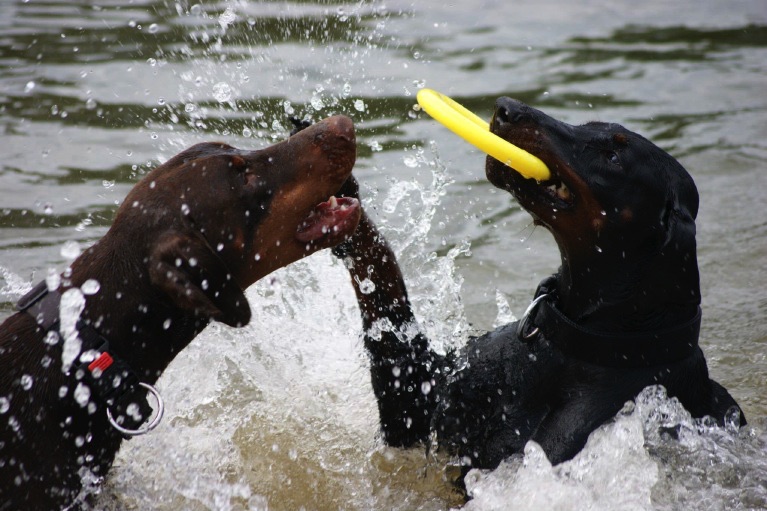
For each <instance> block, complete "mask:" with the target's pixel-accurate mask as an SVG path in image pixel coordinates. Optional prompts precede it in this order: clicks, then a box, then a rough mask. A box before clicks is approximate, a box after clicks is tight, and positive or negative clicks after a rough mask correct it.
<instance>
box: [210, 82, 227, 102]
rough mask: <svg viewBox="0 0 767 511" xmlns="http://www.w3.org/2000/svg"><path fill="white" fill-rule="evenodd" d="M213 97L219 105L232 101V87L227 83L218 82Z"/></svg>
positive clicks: (214, 87)
mask: <svg viewBox="0 0 767 511" xmlns="http://www.w3.org/2000/svg"><path fill="white" fill-rule="evenodd" d="M213 97H214V98H215V99H216V101H218V102H219V103H226V102H228V101H231V100H232V87H231V86H230V85H229V84H228V83H226V82H218V83H217V84H215V85H214V86H213Z"/></svg>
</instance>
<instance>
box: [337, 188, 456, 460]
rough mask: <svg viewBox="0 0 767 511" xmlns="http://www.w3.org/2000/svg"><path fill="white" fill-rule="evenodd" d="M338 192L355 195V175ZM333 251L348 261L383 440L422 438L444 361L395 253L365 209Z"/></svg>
mask: <svg viewBox="0 0 767 511" xmlns="http://www.w3.org/2000/svg"><path fill="white" fill-rule="evenodd" d="M339 194H340V195H343V196H354V197H356V196H357V183H356V182H355V181H354V179H353V178H350V179H349V181H347V183H346V185H344V188H343V189H342V190H341V191H340V192H339ZM333 254H335V255H336V257H339V258H340V259H341V260H342V261H343V262H344V264H345V265H346V267H347V269H348V270H349V274H350V275H351V280H352V284H353V286H354V291H355V293H356V294H357V301H358V303H359V307H360V313H361V314H362V324H363V329H364V344H365V348H366V350H367V352H368V355H369V357H370V372H371V379H372V384H373V391H374V392H375V395H376V398H377V400H378V411H379V415H380V421H381V429H382V431H383V436H384V439H385V441H386V443H387V444H389V445H393V446H410V445H413V444H415V443H417V442H420V441H424V440H426V439H427V438H428V436H429V431H430V423H431V418H432V415H433V412H434V409H435V406H436V395H437V391H436V389H437V388H438V386H439V380H440V379H441V374H442V372H443V371H444V365H445V360H444V357H442V356H440V355H438V354H436V353H434V352H433V351H431V350H430V349H429V346H428V339H426V337H425V336H424V335H423V334H422V333H421V332H420V330H419V328H418V325H417V323H416V320H415V317H414V316H413V311H412V309H411V306H410V302H409V300H408V297H407V289H406V287H405V282H404V280H403V278H402V273H401V272H400V269H399V266H398V265H397V260H396V258H395V256H394V253H393V252H392V250H391V248H389V246H388V244H387V243H386V240H385V239H384V238H383V237H382V236H381V234H380V233H379V232H378V230H377V229H376V226H375V224H374V223H373V222H372V221H371V220H370V219H369V218H368V217H367V215H366V214H365V213H364V212H363V213H362V218H361V219H360V223H359V226H358V227H357V230H356V232H355V233H354V235H353V236H352V237H351V238H350V239H349V240H347V241H346V242H344V243H342V244H341V245H339V246H337V247H335V248H334V249H333Z"/></svg>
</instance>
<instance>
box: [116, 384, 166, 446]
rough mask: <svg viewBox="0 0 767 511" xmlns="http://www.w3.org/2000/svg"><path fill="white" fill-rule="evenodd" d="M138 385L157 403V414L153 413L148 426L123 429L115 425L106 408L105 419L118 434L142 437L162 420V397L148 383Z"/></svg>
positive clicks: (163, 405)
mask: <svg viewBox="0 0 767 511" xmlns="http://www.w3.org/2000/svg"><path fill="white" fill-rule="evenodd" d="M139 385H141V386H142V387H144V388H145V389H147V390H148V391H149V393H150V394H152V395H153V396H154V398H155V400H156V401H157V412H156V413H155V415H154V418H153V419H152V420H151V421H150V422H149V424H147V425H146V426H143V427H141V428H138V429H128V428H124V427H122V426H120V425H119V424H118V423H117V421H115V420H114V418H113V417H112V412H110V411H109V407H107V418H108V419H109V423H110V424H111V425H112V427H113V428H115V429H116V430H117V431H119V432H120V433H122V434H123V435H126V436H139V435H144V434H146V433H149V432H150V431H152V430H153V429H154V428H156V427H157V425H158V424H160V421H161V420H162V416H163V414H164V413H165V402H163V400H162V397H161V396H160V393H159V392H157V389H156V388H154V387H153V386H151V385H149V384H148V383H142V382H139Z"/></svg>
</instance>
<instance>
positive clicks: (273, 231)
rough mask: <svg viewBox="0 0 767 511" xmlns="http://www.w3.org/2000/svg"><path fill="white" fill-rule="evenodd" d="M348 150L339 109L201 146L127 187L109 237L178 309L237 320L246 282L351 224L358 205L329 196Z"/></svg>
mask: <svg viewBox="0 0 767 511" xmlns="http://www.w3.org/2000/svg"><path fill="white" fill-rule="evenodd" d="M355 157H356V146H355V135H354V126H353V124H352V121H351V120H350V119H349V118H347V117H343V116H336V117H331V118H329V119H325V120H324V121H321V122H318V123H317V124H314V125H312V126H311V127H308V128H306V129H304V130H302V131H300V132H299V133H297V134H295V135H293V136H291V137H290V138H288V139H287V140H285V141H284V142H281V143H278V144H275V145H273V146H270V147H267V148H265V149H260V150H256V151H245V150H240V149H236V148H234V147H231V146H229V145H226V144H222V143H203V144H198V145H195V146H194V147H191V148H189V149H187V150H186V151H183V152H182V153H180V154H178V155H176V156H174V157H173V158H171V159H170V160H169V161H168V162H166V163H165V164H163V165H161V166H160V167H158V168H157V169H155V170H154V171H152V172H151V173H150V174H148V175H147V176H146V177H145V178H144V179H143V180H142V181H141V182H140V183H138V184H137V185H136V186H135V187H134V189H133V190H132V191H131V192H130V194H129V195H128V197H127V198H126V199H125V202H124V204H123V205H122V207H121V208H120V209H119V211H118V213H117V217H116V219H115V222H114V225H113V227H112V229H111V230H110V233H109V235H108V236H111V237H112V238H111V239H115V237H117V239H123V240H129V241H128V243H130V244H132V246H131V247H129V248H127V249H126V250H127V251H131V250H136V251H139V252H140V253H141V254H142V255H143V261H142V262H141V263H140V264H144V263H146V264H148V265H149V278H150V281H151V284H152V285H153V286H154V287H155V288H157V289H159V290H160V291H161V292H162V293H164V294H165V295H166V297H168V298H170V300H171V301H172V302H173V305H174V306H175V307H178V308H181V309H183V310H187V311H190V312H193V313H194V314H195V315H197V316H205V317H208V318H211V319H215V320H218V321H222V322H224V323H227V324H229V325H243V324H246V323H247V322H248V321H249V319H250V308H249V306H248V304H247V301H246V300H245V297H244V295H243V290H244V289H245V288H247V287H248V286H250V285H251V284H253V283H254V282H256V281H257V280H259V279H260V278H262V277H264V276H265V275H267V274H269V273H271V272H272V271H274V270H276V269H278V268H281V267H283V266H285V265H287V264H290V263H292V262H294V261H296V260H298V259H301V258H302V257H305V256H308V255H309V254H312V253H314V252H315V251H317V250H319V249H322V248H326V247H330V246H334V245H336V244H338V243H340V242H341V241H343V239H344V238H345V237H347V236H349V235H351V233H352V232H353V231H354V229H355V228H356V226H357V222H358V221H359V218H360V207H359V202H358V201H357V200H356V199H351V198H341V199H336V198H335V197H334V196H333V194H334V193H335V192H336V191H337V190H338V189H339V188H340V187H341V185H342V184H343V182H344V181H345V180H346V179H347V178H348V177H349V175H350V174H351V171H352V167H353V165H354V161H355ZM103 243H104V242H103V241H102V242H101V244H103Z"/></svg>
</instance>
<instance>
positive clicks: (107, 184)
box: [101, 179, 115, 190]
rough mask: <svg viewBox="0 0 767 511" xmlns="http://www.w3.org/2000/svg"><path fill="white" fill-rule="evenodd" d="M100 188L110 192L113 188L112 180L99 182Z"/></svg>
mask: <svg viewBox="0 0 767 511" xmlns="http://www.w3.org/2000/svg"><path fill="white" fill-rule="evenodd" d="M101 186H103V187H104V188H106V189H107V190H111V189H112V188H114V187H115V182H114V180H111V179H104V180H103V181H101Z"/></svg>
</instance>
